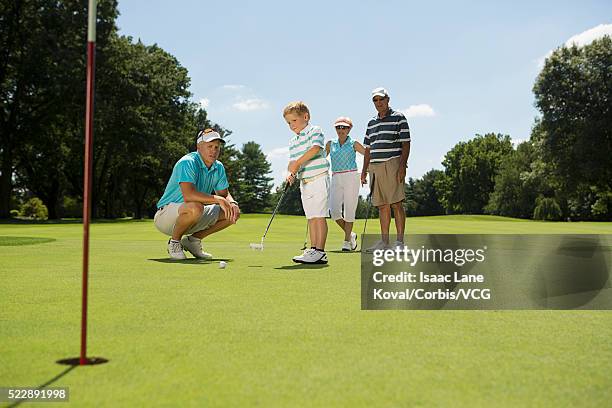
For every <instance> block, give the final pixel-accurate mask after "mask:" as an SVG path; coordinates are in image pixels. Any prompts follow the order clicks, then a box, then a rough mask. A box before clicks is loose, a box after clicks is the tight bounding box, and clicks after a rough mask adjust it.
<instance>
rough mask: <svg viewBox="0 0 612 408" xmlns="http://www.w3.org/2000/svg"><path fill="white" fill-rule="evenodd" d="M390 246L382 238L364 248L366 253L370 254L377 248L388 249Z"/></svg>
mask: <svg viewBox="0 0 612 408" xmlns="http://www.w3.org/2000/svg"><path fill="white" fill-rule="evenodd" d="M390 248H391V247H390V246H389V244H387V243H385V242H384V241H383V240H380V241H378V242H377V243H375V244H374V245H372V246H371V247H369V248H366V250H365V251H366V253H368V254H370V253H372V252H374V251H376V250H378V249H390Z"/></svg>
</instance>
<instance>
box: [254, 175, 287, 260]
mask: <svg viewBox="0 0 612 408" xmlns="http://www.w3.org/2000/svg"><path fill="white" fill-rule="evenodd" d="M288 189H289V183H287V182H285V188H284V189H283V193H282V194H281V196H280V198H279V199H278V203H277V204H276V208H274V211H273V212H272V217H270V222H268V226H267V227H266V232H264V234H263V236H262V237H261V242H260V243H259V244H257V243H253V242H251V243H250V244H249V247H251V249H255V250H258V251H263V249H264V239H265V238H266V234H268V230H269V229H270V225H272V220H273V219H274V216H275V215H276V212H277V211H278V208H279V207H280V205H281V203H282V202H283V198H284V197H285V193H286V192H287V190H288Z"/></svg>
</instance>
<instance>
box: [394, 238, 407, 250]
mask: <svg viewBox="0 0 612 408" xmlns="http://www.w3.org/2000/svg"><path fill="white" fill-rule="evenodd" d="M405 246H406V244H404V241H399V240H397V241H395V243H394V244H393V247H394V248H399V249H404V247H405Z"/></svg>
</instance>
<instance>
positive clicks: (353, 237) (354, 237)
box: [351, 232, 357, 251]
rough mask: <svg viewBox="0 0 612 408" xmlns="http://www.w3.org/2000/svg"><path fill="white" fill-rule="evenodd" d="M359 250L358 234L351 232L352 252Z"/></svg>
mask: <svg viewBox="0 0 612 408" xmlns="http://www.w3.org/2000/svg"><path fill="white" fill-rule="evenodd" d="M356 249H357V234H356V233H354V232H351V251H354V250H356Z"/></svg>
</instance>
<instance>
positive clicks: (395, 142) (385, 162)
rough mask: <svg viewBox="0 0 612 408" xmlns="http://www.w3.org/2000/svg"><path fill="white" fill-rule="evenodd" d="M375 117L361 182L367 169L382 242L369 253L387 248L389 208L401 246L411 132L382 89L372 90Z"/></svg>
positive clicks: (367, 139)
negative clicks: (392, 107)
mask: <svg viewBox="0 0 612 408" xmlns="http://www.w3.org/2000/svg"><path fill="white" fill-rule="evenodd" d="M372 102H373V103H374V107H375V108H376V112H377V114H376V116H374V117H373V118H372V119H371V120H370V121H369V122H368V128H367V130H366V135H365V138H364V141H363V145H364V147H365V155H364V159H363V170H362V171H361V183H362V184H365V183H366V176H367V173H368V170H369V173H370V180H372V183H371V184H372V185H371V186H370V188H372V189H374V190H373V194H372V205H374V206H376V207H377V208H378V212H379V216H380V233H381V240H380V241H379V242H377V243H376V244H375V245H374V246H372V247H371V248H368V251H373V250H376V249H385V248H389V247H390V246H389V227H390V225H391V208H393V214H394V215H395V228H396V230H397V240H396V241H395V246H400V247H403V246H404V229H405V225H406V212H405V211H404V199H405V192H404V179H405V178H406V164H407V162H408V156H409V155H410V129H409V128H408V121H407V120H406V117H405V116H404V114H403V113H401V112H398V111H395V110H393V109H391V107H390V106H389V92H387V90H386V89H385V88H376V89H374V90H373V91H372Z"/></svg>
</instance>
